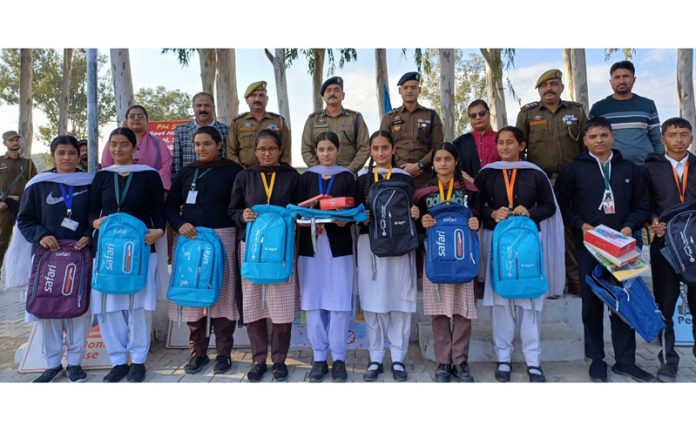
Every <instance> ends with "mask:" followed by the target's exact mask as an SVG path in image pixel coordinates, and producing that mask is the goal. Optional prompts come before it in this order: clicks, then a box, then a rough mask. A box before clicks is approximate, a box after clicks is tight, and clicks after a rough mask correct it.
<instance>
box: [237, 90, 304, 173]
mask: <svg viewBox="0 0 696 431" xmlns="http://www.w3.org/2000/svg"><path fill="white" fill-rule="evenodd" d="M266 85H267V84H266V81H258V82H253V83H251V84H249V86H248V87H247V89H246V91H245V92H244V98H245V99H246V102H247V105H249V112H245V113H243V114H239V115H238V116H237V117H236V118H235V119H234V120H232V125H231V126H230V131H229V133H228V135H227V158H228V159H230V160H233V161H235V162H237V163H239V164H240V165H242V166H244V167H245V168H248V167H249V166H252V165H255V164H257V163H258V160H257V159H256V153H255V152H254V148H255V141H256V134H257V133H258V132H260V131H261V130H263V129H270V130H273V131H274V132H276V133H278V134H279V135H280V144H281V146H280V149H281V151H282V155H281V156H280V161H281V162H284V163H287V164H289V165H290V164H292V163H291V162H292V154H291V151H290V149H291V147H290V130H289V129H288V126H287V123H286V121H285V118H283V117H282V116H281V115H278V114H275V113H273V112H268V111H266V105H268V93H267V92H266Z"/></svg>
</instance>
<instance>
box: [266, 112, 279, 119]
mask: <svg viewBox="0 0 696 431" xmlns="http://www.w3.org/2000/svg"><path fill="white" fill-rule="evenodd" d="M266 114H268V115H270V116H271V117H275V118H282V117H283V116H282V115H280V114H276V113H275V112H271V111H266Z"/></svg>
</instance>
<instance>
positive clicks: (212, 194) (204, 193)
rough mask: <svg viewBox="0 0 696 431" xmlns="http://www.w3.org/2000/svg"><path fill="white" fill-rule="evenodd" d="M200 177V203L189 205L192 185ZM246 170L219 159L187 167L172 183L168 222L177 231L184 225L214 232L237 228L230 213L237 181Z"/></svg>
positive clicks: (167, 212) (168, 199) (197, 197)
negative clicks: (215, 230) (235, 181)
mask: <svg viewBox="0 0 696 431" xmlns="http://www.w3.org/2000/svg"><path fill="white" fill-rule="evenodd" d="M196 170H198V177H197V178H196V186H195V187H196V191H197V192H198V195H197V196H196V203H195V204H189V203H186V200H187V197H188V194H189V192H190V191H191V184H192V183H193V179H194V176H195V175H196ZM242 170H243V169H242V167H241V166H240V165H238V164H237V163H234V162H233V161H231V160H219V161H214V162H211V163H202V162H194V163H191V164H189V165H186V166H185V167H184V169H183V170H182V171H181V172H179V174H178V175H177V176H176V177H175V178H174V180H173V181H172V188H171V190H170V191H169V194H168V195H167V202H166V214H167V220H169V223H171V225H172V227H174V229H175V230H177V231H178V230H179V228H180V227H181V226H182V225H183V224H184V223H191V224H192V225H194V226H203V227H208V228H211V229H220V228H226V227H235V226H236V225H235V223H234V221H233V220H232V219H231V218H230V216H229V215H228V214H227V210H228V208H229V204H230V199H231V196H232V186H233V185H234V180H235V178H236V177H237V174H239V173H240V172H241V171H242Z"/></svg>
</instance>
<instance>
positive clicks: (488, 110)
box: [466, 99, 491, 113]
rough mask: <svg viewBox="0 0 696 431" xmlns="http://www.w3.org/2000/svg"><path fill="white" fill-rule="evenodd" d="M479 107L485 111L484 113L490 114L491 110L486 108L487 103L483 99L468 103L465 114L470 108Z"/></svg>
mask: <svg viewBox="0 0 696 431" xmlns="http://www.w3.org/2000/svg"><path fill="white" fill-rule="evenodd" d="M477 105H481V106H483V109H485V110H486V112H490V111H491V108H489V107H488V103H486V101H485V100H483V99H476V100H474V101H473V102H471V103H469V106H467V107H466V112H467V113H468V112H469V110H470V109H471V108H473V107H474V106H477Z"/></svg>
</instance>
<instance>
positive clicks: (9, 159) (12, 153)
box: [0, 130, 36, 266]
mask: <svg viewBox="0 0 696 431" xmlns="http://www.w3.org/2000/svg"><path fill="white" fill-rule="evenodd" d="M21 141H22V137H21V136H19V134H18V133H17V132H15V131H13V130H11V131H9V132H5V133H3V134H2V142H3V144H5V146H6V147H7V152H6V153H5V155H4V156H0V266H2V262H3V261H4V259H5V252H6V251H7V246H8V245H9V244H10V236H11V235H12V225H13V224H14V222H15V219H16V218H17V211H18V209H19V199H20V198H21V197H22V192H23V191H24V186H25V185H26V184H27V181H29V179H30V178H31V177H33V176H34V175H36V166H34V163H33V162H32V161H31V159H25V158H24V157H22V156H21V155H20V154H19V151H20V150H21V149H22V145H21Z"/></svg>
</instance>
